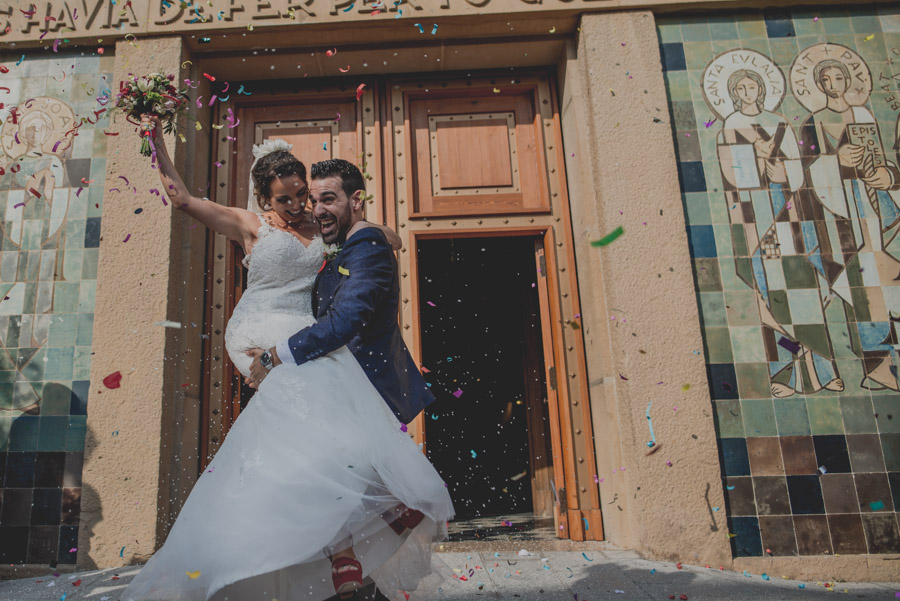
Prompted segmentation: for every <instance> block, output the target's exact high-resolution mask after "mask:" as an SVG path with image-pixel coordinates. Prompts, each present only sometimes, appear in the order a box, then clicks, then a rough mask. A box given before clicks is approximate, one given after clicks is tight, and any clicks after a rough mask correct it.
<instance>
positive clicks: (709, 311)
mask: <svg viewBox="0 0 900 601" xmlns="http://www.w3.org/2000/svg"><path fill="white" fill-rule="evenodd" d="M700 318H701V320H702V323H703V327H704V328H709V327H715V326H727V325H728V320H727V319H726V318H725V295H724V294H722V293H721V292H701V293H700ZM728 348H729V349H730V348H731V345H730V344H729V345H728ZM725 363H727V362H725Z"/></svg>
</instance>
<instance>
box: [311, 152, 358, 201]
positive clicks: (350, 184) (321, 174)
mask: <svg viewBox="0 0 900 601" xmlns="http://www.w3.org/2000/svg"><path fill="white" fill-rule="evenodd" d="M334 176H338V177H340V178H341V189H343V190H344V194H346V195H347V196H348V197H349V196H352V195H353V193H354V192H356V191H357V190H363V191H365V189H366V180H365V179H364V178H363V175H362V173H361V172H360V170H359V168H358V167H357V166H356V165H354V164H353V163H351V162H350V161H345V160H344V159H328V160H327V161H319V162H318V163H313V164H312V168H310V170H309V178H310V179H325V178H326V177H334ZM363 196H365V194H364V195H363Z"/></svg>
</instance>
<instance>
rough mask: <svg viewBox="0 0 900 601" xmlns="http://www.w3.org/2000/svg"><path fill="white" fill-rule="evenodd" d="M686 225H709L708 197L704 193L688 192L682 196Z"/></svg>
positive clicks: (710, 221) (710, 219)
mask: <svg viewBox="0 0 900 601" xmlns="http://www.w3.org/2000/svg"><path fill="white" fill-rule="evenodd" d="M683 200H684V208H685V213H686V214H685V219H686V221H687V225H710V224H712V217H711V216H710V213H709V196H708V195H707V194H706V192H688V193H687V194H684V195H683Z"/></svg>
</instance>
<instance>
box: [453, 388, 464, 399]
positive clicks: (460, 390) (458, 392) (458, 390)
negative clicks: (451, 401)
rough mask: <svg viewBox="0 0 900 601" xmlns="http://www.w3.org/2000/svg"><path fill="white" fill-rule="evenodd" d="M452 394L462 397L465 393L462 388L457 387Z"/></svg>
mask: <svg viewBox="0 0 900 601" xmlns="http://www.w3.org/2000/svg"><path fill="white" fill-rule="evenodd" d="M452 394H453V396H455V397H456V398H459V397H461V396H462V395H463V391H462V388H457V389H456V390H455V391H454V392H453V393H452Z"/></svg>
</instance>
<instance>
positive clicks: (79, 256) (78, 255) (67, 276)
mask: <svg viewBox="0 0 900 601" xmlns="http://www.w3.org/2000/svg"><path fill="white" fill-rule="evenodd" d="M83 261H84V251H83V250H77V249H69V250H67V251H65V254H64V256H63V279H64V280H67V281H70V282H72V281H77V280H80V279H81V270H82V263H83Z"/></svg>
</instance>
